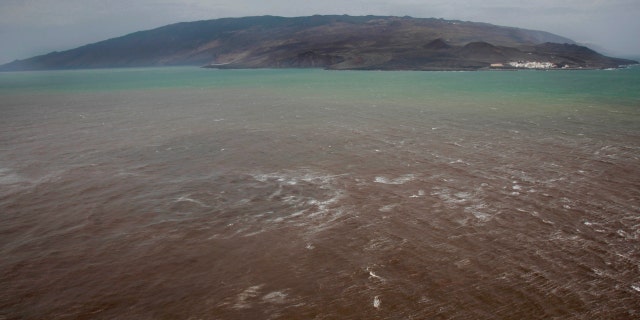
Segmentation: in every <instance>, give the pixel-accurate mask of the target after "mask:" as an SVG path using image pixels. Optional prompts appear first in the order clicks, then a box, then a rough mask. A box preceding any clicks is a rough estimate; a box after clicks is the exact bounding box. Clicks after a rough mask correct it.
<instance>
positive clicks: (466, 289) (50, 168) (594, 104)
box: [0, 69, 640, 319]
mask: <svg viewBox="0 0 640 320" xmlns="http://www.w3.org/2000/svg"><path fill="white" fill-rule="evenodd" d="M163 70H164V69H163ZM87 72H89V71H87ZM92 72H95V73H97V74H101V73H100V72H102V73H105V72H108V71H92ZM119 72H121V73H122V74H120V76H118V73H114V74H107V75H108V77H107V78H109V77H115V78H117V79H120V80H121V81H125V83H126V81H128V80H127V79H128V76H127V75H129V76H132V74H131V73H135V74H136V77H142V74H137V73H138V72H142V73H143V74H144V72H148V73H149V77H151V78H152V77H157V76H160V75H161V74H160V73H159V72H160V71H158V70H157V69H150V70H147V71H145V70H131V71H119ZM162 72H168V73H170V74H173V75H174V76H175V78H176V79H179V80H180V81H177V80H176V83H175V84H174V85H173V86H169V87H163V88H162V89H160V88H156V87H153V86H151V87H144V88H121V87H119V86H121V84H113V85H114V86H115V87H114V88H111V89H109V90H105V89H104V88H103V86H98V87H100V88H86V87H81V88H72V89H68V90H61V89H60V88H58V87H56V86H53V85H52V86H53V88H49V89H48V90H50V91H47V92H43V91H41V90H43V88H41V87H38V90H29V88H20V89H19V90H18V89H16V90H13V91H8V90H5V89H2V90H0V93H1V94H2V102H0V107H1V108H2V109H1V112H2V117H0V250H1V251H0V253H1V256H2V259H1V260H0V283H2V288H3V289H2V290H0V319H43V318H46V319H116V318H121V319H334V318H335V319H366V318H371V319H373V318H376V319H378V318H379V319H404V318H413V319H551V318H558V319H633V318H637V317H640V303H639V301H640V282H639V280H638V279H640V251H639V250H640V246H639V245H638V244H639V243H638V241H640V163H639V159H638V158H639V156H638V154H639V153H638V152H639V151H640V112H639V111H638V110H639V109H638V107H639V106H640V105H638V102H640V98H639V97H638V96H637V92H640V90H636V91H634V90H630V89H629V88H631V89H633V88H635V87H637V86H638V84H637V83H636V84H633V83H632V84H631V85H629V86H627V87H626V88H627V89H629V90H626V89H625V90H623V89H624V88H625V87H622V88H621V87H620V86H621V85H622V84H621V83H617V84H618V87H616V89H613V88H609V89H607V88H606V86H605V85H603V86H605V87H603V89H602V93H601V94H600V95H597V94H596V93H593V92H592V91H588V90H583V89H584V88H586V87H588V86H587V82H586V81H587V80H588V78H589V77H592V78H593V80H596V79H600V78H598V77H604V76H606V77H612V78H611V79H609V80H607V81H608V82H614V83H616V81H618V80H617V79H618V78H616V77H622V78H625V79H636V78H630V77H631V76H630V75H629V74H628V73H625V72H630V71H607V72H603V73H604V74H606V75H601V74H600V73H597V72H595V71H594V72H585V73H572V72H569V73H551V72H549V73H527V72H523V73H521V72H514V73H427V74H424V73H402V72H399V73H396V72H388V73H377V72H372V73H358V72H353V73H332V72H320V71H286V70H285V71H208V72H209V73H207V74H203V73H201V72H203V71H202V70H196V71H185V69H174V70H173V71H171V70H169V71H166V70H165V71H162ZM216 72H219V73H216ZM189 74H191V75H192V76H193V77H196V78H198V79H200V81H201V82H203V83H201V82H198V83H195V82H194V83H191V82H189V81H191V80H189V79H191V78H190V77H189V76H188V75H189ZM83 75H84V76H87V75H88V74H87V73H82V74H73V73H59V74H58V73H52V74H49V76H51V77H54V78H56V79H62V80H64V79H67V78H66V77H71V78H73V77H80V76H83ZM102 75H103V76H105V74H102ZM207 75H208V76H210V77H223V76H224V77H226V78H224V79H226V80H225V81H222V78H220V79H218V78H215V79H209V80H207V79H208V78H206V77H207ZM249 75H251V76H250V77H248V76H249ZM616 75H617V76H616ZM568 78H570V79H568ZM585 78H587V79H585ZM73 79H76V78H73ZM136 79H138V78H136ZM248 79H250V80H248ZM0 80H1V81H0V83H8V82H7V81H8V80H6V79H4V78H3V79H0ZM365 80H366V81H365ZM568 80H571V81H569V82H567V81H568ZM3 81H4V82H3ZM607 81H604V82H602V83H608V82H607ZM565 82H566V83H573V84H575V85H576V86H584V88H582V87H580V88H581V89H580V90H577V89H562V87H559V86H560V84H561V83H565ZM76 83H78V82H76ZM136 83H137V82H136ZM185 83H186V84H189V83H191V85H185ZM453 84H456V85H455V86H454V85H453ZM16 86H17V85H16ZM163 86H164V85H163ZM185 86H186V87H185ZM474 86H477V87H474ZM187 87H188V88H187ZM474 88H475V89H474ZM530 88H537V89H538V90H536V91H535V92H531V91H529V90H530ZM347 89H349V90H347ZM572 90H573V91H572ZM537 92H544V94H540V93H537ZM583 92H588V93H584V94H583ZM629 92H635V96H634V95H633V94H630V95H629ZM623 93H625V94H628V95H626V96H622V94H623ZM621 96H622V98H621Z"/></svg>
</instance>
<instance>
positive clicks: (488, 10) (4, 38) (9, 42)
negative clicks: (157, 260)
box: [0, 0, 640, 63]
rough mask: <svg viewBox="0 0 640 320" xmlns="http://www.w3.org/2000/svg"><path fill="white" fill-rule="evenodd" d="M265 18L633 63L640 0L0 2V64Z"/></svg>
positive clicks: (639, 37)
mask: <svg viewBox="0 0 640 320" xmlns="http://www.w3.org/2000/svg"><path fill="white" fill-rule="evenodd" d="M267 14H268V15H278V16H306V15H313V14H349V15H367V14H374V15H398V16H405V15H409V16H412V17H421V18H430V17H434V18H444V19H456V20H468V21H476V22H488V23H493V24H497V25H506V26H513V27H520V28H527V29H536V30H544V31H549V32H552V33H555V34H558V35H561V36H565V37H568V38H571V39H573V40H575V41H578V42H581V43H587V44H594V45H596V46H598V47H597V48H596V49H600V48H605V49H607V50H609V51H610V52H609V53H611V54H616V55H624V56H627V55H632V56H640V0H562V1H561V0H526V1H525V0H389V1H385V0H371V1H365V0H351V1H350V0H321V1H309V2H307V1H304V0H0V63H5V62H9V61H12V60H14V59H22V58H27V57H31V56H34V55H38V54H44V53H48V52H51V51H55V50H57V51H62V50H66V49H71V48H75V47H78V46H80V45H84V44H88V43H92V42H97V41H100V40H105V39H108V38H113V37H117V36H121V35H125V34H127V33H131V32H135V31H139V30H146V29H152V28H156V27H160V26H163V25H166V24H170V23H175V22H183V21H194V20H204V19H215V18H223V17H241V16H252V15H267Z"/></svg>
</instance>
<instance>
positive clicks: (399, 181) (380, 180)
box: [373, 173, 416, 184]
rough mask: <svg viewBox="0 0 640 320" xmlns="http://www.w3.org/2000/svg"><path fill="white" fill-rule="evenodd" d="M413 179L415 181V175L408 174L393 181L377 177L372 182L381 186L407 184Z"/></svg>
mask: <svg viewBox="0 0 640 320" xmlns="http://www.w3.org/2000/svg"><path fill="white" fill-rule="evenodd" d="M415 179H416V176H415V174H412V173H410V174H405V175H402V176H400V177H397V178H395V179H389V178H387V177H383V176H377V177H375V179H374V180H373V181H374V182H376V183H382V184H404V183H406V182H409V181H412V180H415Z"/></svg>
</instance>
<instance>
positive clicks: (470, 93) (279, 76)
mask: <svg viewBox="0 0 640 320" xmlns="http://www.w3.org/2000/svg"><path fill="white" fill-rule="evenodd" d="M163 88H200V89H206V88H251V89H268V90H283V91H286V94H291V95H297V94H298V95H308V94H314V93H318V94H324V93H326V92H331V93H332V94H333V95H335V96H336V97H339V98H347V99H351V98H354V97H356V98H363V99H372V98H373V99H379V98H383V99H414V100H418V99H433V98H442V97H447V96H449V97H452V96H455V97H465V98H470V97H474V98H478V99H491V98H504V99H512V100H516V101H517V100H519V99H540V100H542V101H549V102H553V101H601V102H611V103H616V104H624V105H629V106H634V105H638V103H639V102H640V67H631V68H627V69H619V70H585V71H518V72H413V71H408V72H377V71H366V72H359V71H324V70H315V69H311V70H309V69H287V70H271V69H269V70H262V69H261V70H214V69H200V68H192V67H188V68H184V67H179V68H147V69H107V70H78V71H45V72H19V73H0V94H6V93H16V92H24V91H34V90H35V91H44V92H83V91H84V92H87V91H89V92H90V91H111V90H141V89H163Z"/></svg>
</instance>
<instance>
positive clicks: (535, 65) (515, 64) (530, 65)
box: [491, 61, 569, 69]
mask: <svg viewBox="0 0 640 320" xmlns="http://www.w3.org/2000/svg"><path fill="white" fill-rule="evenodd" d="M491 68H518V69H556V68H559V67H558V65H556V64H555V63H552V62H540V61H512V62H509V63H507V64H504V63H492V64H491ZM561 68H562V69H566V68H569V66H568V65H564V66H562V67H561Z"/></svg>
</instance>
